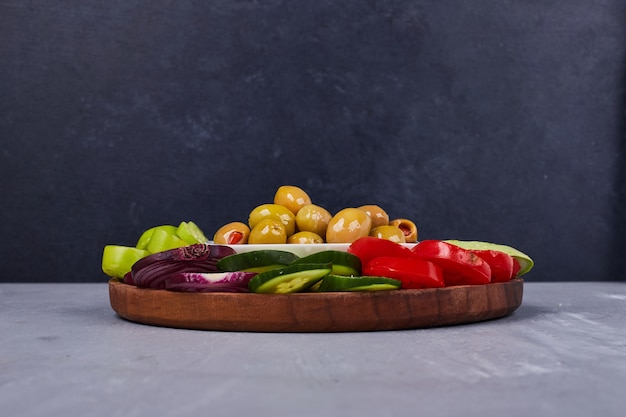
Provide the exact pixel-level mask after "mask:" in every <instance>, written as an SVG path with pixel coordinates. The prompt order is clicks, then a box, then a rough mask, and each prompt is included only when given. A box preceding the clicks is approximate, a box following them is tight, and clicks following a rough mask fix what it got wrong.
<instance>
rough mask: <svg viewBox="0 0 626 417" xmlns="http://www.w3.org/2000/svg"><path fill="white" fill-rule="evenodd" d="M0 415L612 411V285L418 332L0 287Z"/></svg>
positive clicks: (623, 374) (619, 408)
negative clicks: (315, 326) (154, 316)
mask: <svg viewBox="0 0 626 417" xmlns="http://www.w3.org/2000/svg"><path fill="white" fill-rule="evenodd" d="M0 335H1V338H0V414H1V415H2V416H74V415H76V416H79V415H81V416H107V417H114V416H124V417H132V416H198V415H207V416H237V417H242V416H255V417H257V416H298V417H305V416H332V415H355V416H377V417H378V416H416V415H425V416H432V415H436V416H460V415H463V416H526V417H528V416H568V417H572V416H585V417H589V416H618V415H619V416H623V415H626V283H528V282H527V283H526V284H525V288H524V301H523V303H522V305H521V307H520V308H519V309H518V310H516V311H515V312H514V313H513V314H511V315H509V316H507V317H504V318H501V319H497V320H492V321H489V322H483V323H474V324H467V325H460V326H452V327H442V328H433V329H421V330H408V331H392V332H370V333H329V334H287V333H285V334H277V333H269V334H268V333H237V332H207V331H194V330H180V329H169V328H159V327H152V326H147V325H142V324H136V323H132V322H128V321H125V320H123V319H121V318H119V317H118V316H117V315H116V314H115V312H114V311H113V310H112V309H111V307H110V304H109V299H108V289H107V286H106V284H0Z"/></svg>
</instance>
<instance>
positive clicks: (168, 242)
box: [146, 229, 189, 253]
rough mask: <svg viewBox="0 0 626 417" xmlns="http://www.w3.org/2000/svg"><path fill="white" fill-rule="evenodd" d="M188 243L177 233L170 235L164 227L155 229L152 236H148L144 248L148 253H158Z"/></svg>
mask: <svg viewBox="0 0 626 417" xmlns="http://www.w3.org/2000/svg"><path fill="white" fill-rule="evenodd" d="M188 245H189V244H188V243H187V242H185V241H184V240H182V239H181V238H179V237H178V236H177V235H175V234H173V235H172V234H170V233H169V232H167V230H164V229H157V230H155V231H154V232H153V233H152V237H151V238H150V242H148V246H147V247H146V249H147V250H148V252H150V253H158V252H164V251H166V250H170V249H176V248H182V247H183V246H188Z"/></svg>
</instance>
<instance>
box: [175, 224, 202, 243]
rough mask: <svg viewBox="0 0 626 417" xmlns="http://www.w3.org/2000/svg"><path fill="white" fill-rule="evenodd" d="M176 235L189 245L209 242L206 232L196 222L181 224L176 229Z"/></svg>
mask: <svg viewBox="0 0 626 417" xmlns="http://www.w3.org/2000/svg"><path fill="white" fill-rule="evenodd" d="M176 234H177V235H178V237H179V238H181V239H182V240H184V241H185V242H187V243H188V244H189V245H195V244H196V243H208V242H209V239H207V237H206V236H205V235H204V232H202V230H201V229H200V228H199V227H198V226H197V225H196V224H195V223H194V222H181V223H180V224H179V225H178V228H177V229H176Z"/></svg>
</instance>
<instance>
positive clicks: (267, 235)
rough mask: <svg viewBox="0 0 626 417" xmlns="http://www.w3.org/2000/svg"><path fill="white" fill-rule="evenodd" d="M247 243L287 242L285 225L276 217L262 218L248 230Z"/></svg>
mask: <svg viewBox="0 0 626 417" xmlns="http://www.w3.org/2000/svg"><path fill="white" fill-rule="evenodd" d="M248 243H249V244H266V243H278V244H280V243H287V232H286V230H285V226H284V225H283V223H282V222H281V221H280V220H277V219H269V218H268V219H262V220H261V221H259V222H258V223H257V224H256V225H255V226H254V227H253V228H252V230H251V231H250V237H249V238H248Z"/></svg>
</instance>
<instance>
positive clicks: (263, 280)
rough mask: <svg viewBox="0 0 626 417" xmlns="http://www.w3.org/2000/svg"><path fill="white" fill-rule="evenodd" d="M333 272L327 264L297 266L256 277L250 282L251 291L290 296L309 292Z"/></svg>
mask: <svg viewBox="0 0 626 417" xmlns="http://www.w3.org/2000/svg"><path fill="white" fill-rule="evenodd" d="M331 270H332V265H331V264H330V263H326V264H295V265H289V266H286V267H284V268H280V269H274V270H271V271H267V272H263V273H260V274H258V275H255V276H254V277H253V278H252V279H251V280H250V282H249V284H248V287H249V288H250V291H252V292H255V293H259V294H290V293H294V292H301V291H305V290H307V289H308V288H309V287H311V286H313V285H315V284H316V283H317V282H318V281H319V280H321V279H322V278H324V277H325V276H326V275H328V274H329V273H330V271H331Z"/></svg>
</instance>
